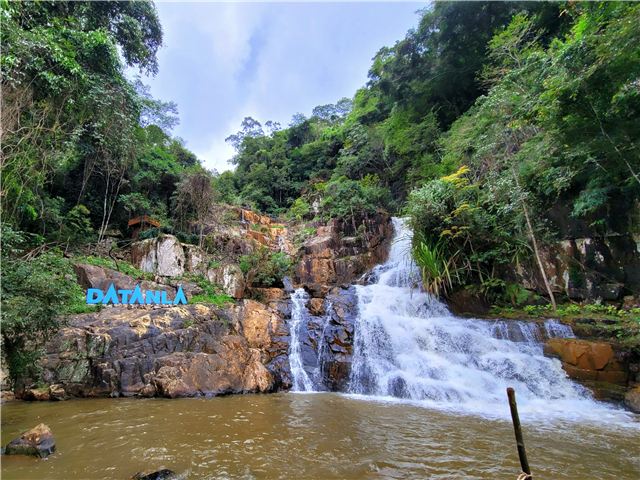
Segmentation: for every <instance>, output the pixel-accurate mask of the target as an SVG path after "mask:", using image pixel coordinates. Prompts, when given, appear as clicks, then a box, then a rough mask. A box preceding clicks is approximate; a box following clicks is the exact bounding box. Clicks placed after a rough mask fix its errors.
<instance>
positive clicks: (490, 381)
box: [349, 219, 608, 414]
mask: <svg viewBox="0 0 640 480" xmlns="http://www.w3.org/2000/svg"><path fill="white" fill-rule="evenodd" d="M393 223H394V228H395V232H396V240H395V242H394V244H393V246H392V249H391V253H390V256H389V260H388V261H387V262H386V263H385V264H384V265H380V266H378V267H376V268H375V269H374V270H373V272H372V273H373V275H372V278H374V279H376V281H375V283H374V284H370V285H365V286H356V289H357V295H358V307H359V315H358V319H357V320H356V325H355V340H354V358H353V365H352V370H351V377H350V388H349V392H350V393H352V394H361V395H369V396H375V397H385V398H390V397H396V398H397V397H400V398H403V399H407V400H410V401H419V402H421V403H423V404H426V405H429V406H434V407H440V408H454V409H458V408H463V409H465V410H471V411H477V412H484V413H489V414H491V413H493V412H494V411H496V410H498V409H500V410H504V403H505V398H506V397H505V395H506V393H505V390H506V388H507V387H513V388H515V390H516V392H517V395H518V403H519V405H520V407H521V410H524V411H526V412H534V411H536V410H540V411H545V412H548V411H549V410H556V411H564V410H566V411H567V413H570V412H571V413H573V412H576V411H584V410H593V409H599V410H601V411H602V410H607V409H608V407H603V406H600V405H598V404H597V403H596V402H594V401H593V400H591V399H589V397H588V395H587V394H586V393H585V390H584V389H583V388H582V387H581V386H579V385H577V384H575V383H573V382H571V381H570V380H569V379H568V378H567V375H566V374H565V372H564V371H563V370H562V368H561V364H560V362H559V361H557V360H552V359H549V358H546V357H544V356H543V354H542V343H541V342H542V341H544V340H546V338H549V337H557V336H573V334H572V333H571V329H570V328H569V327H566V326H563V325H560V324H559V323H558V322H555V321H552V322H547V324H545V325H544V327H541V326H539V325H538V324H535V323H534V324H526V323H524V322H505V321H500V322H490V321H483V320H469V319H460V318H455V317H453V316H452V315H451V314H450V313H449V311H448V310H447V308H446V306H445V305H443V304H442V303H441V302H439V301H438V300H436V299H434V298H432V297H430V296H429V295H427V294H426V293H421V292H420V291H419V290H416V289H413V290H412V288H411V286H412V285H415V282H416V273H417V268H416V267H415V265H412V263H411V260H410V255H409V252H410V245H411V234H410V231H409V230H408V228H407V226H406V224H405V221H404V220H403V219H393ZM545 337H546V338H545ZM512 340H517V341H512Z"/></svg>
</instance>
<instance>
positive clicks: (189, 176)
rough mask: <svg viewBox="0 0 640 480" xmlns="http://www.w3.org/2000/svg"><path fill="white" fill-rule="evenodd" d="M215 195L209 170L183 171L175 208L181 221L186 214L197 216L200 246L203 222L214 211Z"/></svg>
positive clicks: (216, 194)
mask: <svg viewBox="0 0 640 480" xmlns="http://www.w3.org/2000/svg"><path fill="white" fill-rule="evenodd" d="M217 197H218V192H216V191H215V190H214V188H213V178H212V175H211V172H209V171H207V170H204V169H194V170H192V171H190V172H187V173H185V175H184V177H183V179H182V181H181V182H180V183H179V184H178V186H177V189H176V198H175V205H176V210H177V211H178V212H179V215H181V218H182V219H183V221H184V219H185V218H186V217H188V216H195V217H196V218H197V221H198V230H199V234H200V242H199V246H200V247H201V248H202V244H203V238H204V236H203V232H204V224H205V222H206V221H207V220H209V219H210V217H211V216H212V215H213V213H214V204H215V201H216V198H217Z"/></svg>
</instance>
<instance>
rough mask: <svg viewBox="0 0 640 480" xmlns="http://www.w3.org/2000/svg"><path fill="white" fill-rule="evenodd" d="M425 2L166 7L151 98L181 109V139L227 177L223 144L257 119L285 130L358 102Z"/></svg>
mask: <svg viewBox="0 0 640 480" xmlns="http://www.w3.org/2000/svg"><path fill="white" fill-rule="evenodd" d="M425 4H426V2H424V3H418V2H406V3H405V2H402V3H401V2H374V3H367V2H357V3H346V2H331V3H311V2H305V3H300V2H288V3H270V2H258V3H236V2H228V3H211V2H162V1H157V0H156V7H157V9H158V13H159V16H160V21H161V23H162V27H163V30H164V47H163V48H162V49H161V50H160V51H159V52H158V61H159V67H160V70H159V73H158V74H157V75H156V77H155V78H151V77H143V78H142V80H143V82H144V83H146V84H148V85H150V86H151V94H152V95H153V96H154V97H155V98H157V99H160V100H163V101H174V102H176V103H177V104H178V109H179V112H180V125H178V126H177V127H176V128H175V129H174V130H173V132H172V133H173V135H174V136H179V137H182V138H183V139H184V140H186V142H187V145H186V146H187V148H188V149H189V150H191V151H192V152H194V153H195V154H196V155H197V156H198V158H200V159H201V160H202V161H203V165H204V166H205V167H206V168H209V169H216V170H218V171H219V172H222V171H224V170H229V169H231V168H232V165H229V164H228V163H227V160H229V159H230V158H231V157H232V156H233V153H234V152H233V148H232V147H231V145H229V144H227V143H225V141H224V139H225V138H227V137H228V136H229V135H231V134H233V133H236V132H237V131H238V130H240V123H241V122H242V119H243V118H244V117H247V116H251V117H253V118H255V119H256V120H258V121H259V122H261V123H262V124H263V125H264V123H265V122H266V121H267V120H272V121H277V122H280V124H281V125H282V126H283V127H286V126H287V125H289V123H290V122H291V117H292V115H293V114H294V113H296V112H300V113H303V114H304V115H306V116H310V115H311V111H312V110H313V108H314V107H315V106H317V105H324V104H327V103H335V102H337V101H338V100H340V99H341V98H343V97H349V98H351V97H353V95H354V94H355V92H356V90H357V89H358V88H360V87H362V86H364V85H365V83H366V82H367V72H368V70H369V68H370V67H371V63H372V61H371V59H372V58H373V56H374V55H375V54H376V53H377V52H378V50H380V48H382V47H383V46H393V45H394V44H395V42H396V41H398V40H402V39H403V38H404V37H405V35H406V33H407V31H408V30H409V29H410V28H412V27H416V26H417V24H418V20H419V16H418V15H417V14H416V13H415V12H416V11H417V10H419V9H420V8H423V6H424V5H425Z"/></svg>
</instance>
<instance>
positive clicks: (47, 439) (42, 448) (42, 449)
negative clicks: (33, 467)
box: [3, 423, 56, 458]
mask: <svg viewBox="0 0 640 480" xmlns="http://www.w3.org/2000/svg"><path fill="white" fill-rule="evenodd" d="M3 450H4V452H3V453H4V454H5V455H30V456H32V457H39V458H46V457H48V456H49V455H51V454H52V453H53V452H55V451H56V441H55V439H54V438H53V434H52V433H51V430H50V429H49V427H47V426H46V425H45V424H44V423H41V424H40V425H38V426H37V427H35V428H32V429H31V430H29V431H27V432H25V433H23V434H22V435H21V436H20V437H18V438H16V439H15V440H13V441H12V442H11V443H10V444H9V445H7V446H6V447H5V448H4V449H3Z"/></svg>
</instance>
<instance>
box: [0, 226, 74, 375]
mask: <svg viewBox="0 0 640 480" xmlns="http://www.w3.org/2000/svg"><path fill="white" fill-rule="evenodd" d="M33 241H35V242H38V239H37V238H35V237H34V236H32V235H29V234H25V233H24V232H20V231H16V230H14V229H13V228H12V227H11V226H10V225H8V224H5V223H2V354H3V355H4V358H5V360H6V362H7V366H8V368H9V375H10V376H11V378H12V379H14V380H15V379H17V378H18V377H21V376H25V375H35V374H36V373H37V371H36V370H37V369H36V364H35V362H36V361H37V360H38V359H39V358H40V356H41V347H42V346H43V345H44V342H46V341H47V340H48V339H50V338H51V337H52V336H53V335H54V334H55V333H57V332H58V330H59V329H60V327H61V326H62V325H63V324H64V317H65V315H67V314H69V313H75V312H77V311H78V306H79V304H80V303H81V302H82V301H83V300H84V293H83V291H82V289H81V287H80V286H79V285H78V284H77V283H76V281H75V275H73V269H72V265H71V262H70V261H69V260H67V259H65V258H63V257H62V255H61V253H60V252H56V251H50V252H46V253H42V254H40V255H37V256H35V258H32V259H26V258H24V257H23V255H24V254H26V253H27V249H28V248H29V247H30V246H31V245H30V243H31V242H33Z"/></svg>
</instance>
